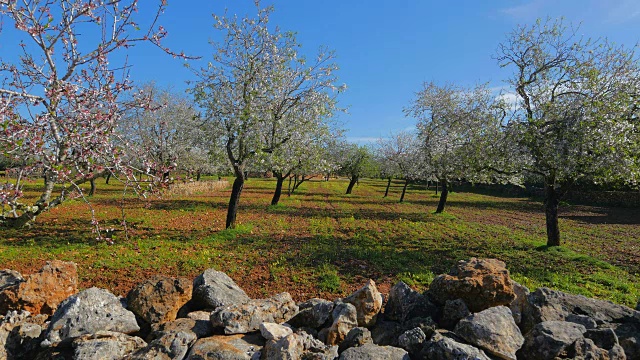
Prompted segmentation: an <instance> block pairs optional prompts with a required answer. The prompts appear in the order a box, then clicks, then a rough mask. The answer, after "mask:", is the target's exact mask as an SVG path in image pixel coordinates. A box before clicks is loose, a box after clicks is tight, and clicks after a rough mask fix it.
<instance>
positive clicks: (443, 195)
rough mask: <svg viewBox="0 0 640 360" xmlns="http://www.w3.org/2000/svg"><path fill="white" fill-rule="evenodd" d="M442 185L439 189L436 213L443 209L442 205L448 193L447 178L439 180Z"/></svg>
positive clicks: (445, 201)
mask: <svg viewBox="0 0 640 360" xmlns="http://www.w3.org/2000/svg"><path fill="white" fill-rule="evenodd" d="M440 183H441V184H442V185H441V186H442V188H441V189H440V190H441V191H440V202H438V208H437V209H436V214H440V213H442V212H443V211H444V206H445V204H446V203H447V195H449V187H448V185H449V184H448V183H447V180H446V179H444V180H442V181H441V182H440ZM436 189H438V187H437V186H436Z"/></svg>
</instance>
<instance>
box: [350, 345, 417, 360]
mask: <svg viewBox="0 0 640 360" xmlns="http://www.w3.org/2000/svg"><path fill="white" fill-rule="evenodd" d="M339 359H340V360H410V359H411V358H410V357H409V353H407V352H406V351H405V350H404V349H400V348H397V347H393V346H379V345H375V344H364V345H362V346H359V347H354V348H350V349H347V350H345V351H344V352H343V353H342V354H340V358H339Z"/></svg>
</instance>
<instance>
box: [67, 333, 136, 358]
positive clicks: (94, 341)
mask: <svg viewBox="0 0 640 360" xmlns="http://www.w3.org/2000/svg"><path fill="white" fill-rule="evenodd" d="M72 345H73V349H74V355H73V357H74V359H82V360H118V359H122V358H123V357H124V356H125V355H128V354H129V353H131V352H133V351H135V350H138V349H140V348H143V347H145V346H146V345H147V343H145V342H144V341H143V340H142V339H140V338H139V337H135V336H129V335H125V334H122V333H117V332H111V331H98V332H97V333H95V334H90V335H83V336H80V337H78V338H75V339H74V340H73V343H72Z"/></svg>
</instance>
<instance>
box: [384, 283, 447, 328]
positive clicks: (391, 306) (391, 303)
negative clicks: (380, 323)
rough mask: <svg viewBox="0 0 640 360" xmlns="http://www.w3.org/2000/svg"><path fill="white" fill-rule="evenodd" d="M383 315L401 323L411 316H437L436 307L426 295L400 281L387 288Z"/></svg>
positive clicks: (411, 317)
mask: <svg viewBox="0 0 640 360" xmlns="http://www.w3.org/2000/svg"><path fill="white" fill-rule="evenodd" d="M384 316H385V319H387V320H393V321H398V322H401V323H402V322H405V321H407V320H409V319H413V318H425V317H431V318H438V308H437V307H436V306H435V305H433V304H432V303H431V302H430V301H429V299H428V298H427V297H426V296H424V295H422V294H420V293H419V292H417V291H415V290H413V289H411V288H410V287H409V285H407V284H405V283H404V282H402V281H400V282H398V283H397V284H395V285H394V286H393V287H392V288H391V290H389V299H388V301H387V304H386V305H385V307H384Z"/></svg>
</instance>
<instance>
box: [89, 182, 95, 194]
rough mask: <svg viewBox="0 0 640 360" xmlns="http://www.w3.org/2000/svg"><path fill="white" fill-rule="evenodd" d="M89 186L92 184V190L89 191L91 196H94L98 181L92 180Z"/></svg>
mask: <svg viewBox="0 0 640 360" xmlns="http://www.w3.org/2000/svg"><path fill="white" fill-rule="evenodd" d="M89 184H91V189H89V196H93V194H95V193H96V179H95V178H91V180H89Z"/></svg>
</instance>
